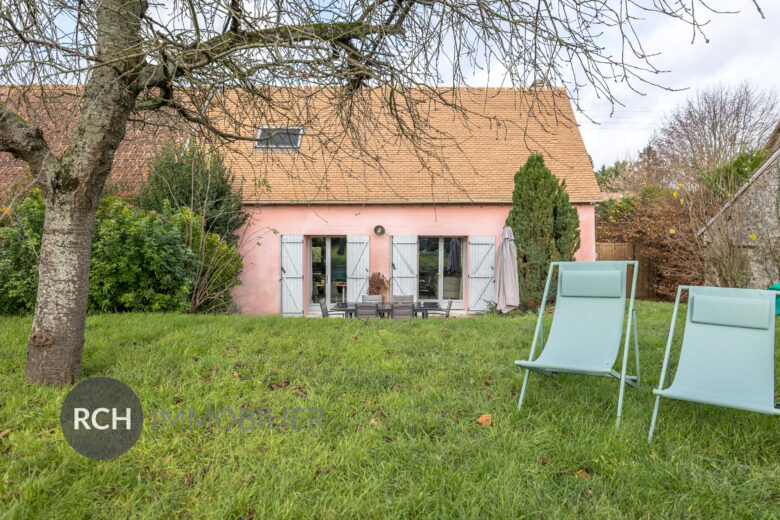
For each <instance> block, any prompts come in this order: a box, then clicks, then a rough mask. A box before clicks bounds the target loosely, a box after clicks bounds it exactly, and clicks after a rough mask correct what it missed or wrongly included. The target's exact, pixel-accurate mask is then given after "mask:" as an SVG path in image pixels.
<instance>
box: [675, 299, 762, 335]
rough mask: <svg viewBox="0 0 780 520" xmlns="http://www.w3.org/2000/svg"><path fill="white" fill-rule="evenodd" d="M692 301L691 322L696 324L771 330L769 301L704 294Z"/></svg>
mask: <svg viewBox="0 0 780 520" xmlns="http://www.w3.org/2000/svg"><path fill="white" fill-rule="evenodd" d="M691 300H692V301H691V303H690V305H692V306H693V309H692V311H691V321H692V322H694V323H706V324H708V325H724V326H727V327H742V328H746V329H768V328H769V320H770V318H771V316H770V309H769V307H770V306H769V301H767V300H759V299H755V298H734V297H727V296H705V295H703V294H697V295H695V296H693V297H692V298H691Z"/></svg>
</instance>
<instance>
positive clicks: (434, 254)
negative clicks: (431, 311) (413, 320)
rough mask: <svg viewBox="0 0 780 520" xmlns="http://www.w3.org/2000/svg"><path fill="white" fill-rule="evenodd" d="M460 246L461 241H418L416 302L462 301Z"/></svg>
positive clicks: (454, 238) (432, 238)
mask: <svg viewBox="0 0 780 520" xmlns="http://www.w3.org/2000/svg"><path fill="white" fill-rule="evenodd" d="M463 243H464V240H463V239H462V238H461V237H420V238H419V239H418V249H417V251H418V262H417V265H418V281H417V298H418V300H420V301H425V300H462V299H463V250H462V244H463Z"/></svg>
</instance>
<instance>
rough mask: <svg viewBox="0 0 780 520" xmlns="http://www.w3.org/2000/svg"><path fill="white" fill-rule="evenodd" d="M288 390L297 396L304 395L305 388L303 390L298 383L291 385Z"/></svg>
mask: <svg viewBox="0 0 780 520" xmlns="http://www.w3.org/2000/svg"><path fill="white" fill-rule="evenodd" d="M290 392H292V393H293V395H296V396H298V397H306V390H304V389H303V387H302V386H300V385H294V386H291V387H290Z"/></svg>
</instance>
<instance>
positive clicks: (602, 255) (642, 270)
mask: <svg viewBox="0 0 780 520" xmlns="http://www.w3.org/2000/svg"><path fill="white" fill-rule="evenodd" d="M596 260H638V261H639V272H638V273H637V277H636V297H637V298H639V299H648V298H654V297H655V290H654V289H653V280H654V279H655V267H654V266H653V264H652V262H651V261H650V259H649V258H647V257H646V256H644V255H642V254H641V252H640V251H637V247H636V246H635V245H634V244H631V243H628V242H596ZM633 269H634V268H633V266H629V268H628V280H631V277H632V276H633V275H634V273H633ZM626 295H627V296H630V295H631V286H630V285H628V287H627V288H626Z"/></svg>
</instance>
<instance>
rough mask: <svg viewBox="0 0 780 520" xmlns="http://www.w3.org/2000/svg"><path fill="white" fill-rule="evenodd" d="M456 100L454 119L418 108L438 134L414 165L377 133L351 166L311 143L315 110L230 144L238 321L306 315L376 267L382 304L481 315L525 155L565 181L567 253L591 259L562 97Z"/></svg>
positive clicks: (588, 178)
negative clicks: (432, 154) (383, 289)
mask: <svg viewBox="0 0 780 520" xmlns="http://www.w3.org/2000/svg"><path fill="white" fill-rule="evenodd" d="M459 94H460V95H461V102H462V103H463V105H464V106H465V108H466V115H464V114H463V113H458V114H456V113H455V112H454V111H453V110H452V109H451V108H447V107H443V106H437V105H436V104H434V103H431V104H428V105H427V106H426V107H425V110H426V112H425V117H426V120H427V121H429V122H430V125H431V128H435V129H437V131H438V132H440V135H442V136H446V138H445V137H443V138H442V142H441V144H440V145H438V144H437V148H436V152H437V153H436V157H437V161H438V162H437V161H434V162H433V164H431V163H430V162H429V163H428V164H427V165H425V166H423V165H422V164H421V160H420V157H419V154H415V153H414V151H413V150H412V149H411V148H410V147H409V146H408V144H406V143H404V141H402V140H400V139H394V138H393V137H392V136H390V135H383V133H382V132H383V131H382V128H384V127H382V126H380V125H377V126H376V127H375V128H374V131H373V132H372V133H371V135H370V136H367V137H366V140H365V142H366V143H367V144H366V148H368V149H370V151H371V156H372V157H373V160H374V161H375V162H374V163H367V162H366V161H365V160H361V161H358V160H357V159H354V156H355V155H356V154H354V153H352V152H353V151H354V150H353V149H352V148H350V145H342V146H341V147H340V148H338V149H335V150H334V149H331V148H329V147H330V146H332V141H330V140H322V139H321V138H318V137H315V134H317V135H321V134H322V131H321V129H317V128H315V127H316V125H317V122H318V121H321V120H325V119H329V118H327V117H326V115H324V114H323V111H324V109H323V110H321V111H319V112H318V113H317V114H318V115H317V116H316V117H312V118H311V119H309V120H307V121H306V123H304V124H300V123H297V122H295V123H294V124H291V123H287V124H277V125H260V124H258V127H259V128H258V137H259V138H260V139H259V140H258V142H257V143H255V144H254V145H253V144H252V143H245V144H241V143H238V144H235V145H233V148H232V149H231V151H230V152H228V153H227V154H226V157H227V158H228V161H229V163H230V165H231V167H232V168H233V169H234V171H236V173H237V174H238V176H239V177H240V178H242V179H243V189H244V197H245V204H246V208H247V209H248V210H249V211H250V212H251V215H252V218H251V221H250V223H249V224H248V226H247V229H246V233H245V238H244V241H243V246H242V254H243V257H244V272H243V275H242V281H243V285H241V286H239V287H237V288H236V289H235V290H234V298H235V301H236V303H237V304H238V306H239V308H240V310H241V312H242V313H245V314H252V315H268V314H281V315H284V316H301V315H314V314H317V315H318V314H319V313H320V305H319V302H320V301H323V300H324V301H326V302H328V304H333V303H336V302H342V301H349V302H354V301H360V298H361V296H362V295H363V294H366V292H367V289H368V277H369V275H370V274H371V273H374V272H379V273H382V274H383V275H384V276H385V277H387V279H388V280H389V281H390V289H389V295H388V296H389V297H390V298H392V297H394V296H395V295H409V294H410V295H413V296H414V298H415V300H417V301H425V300H450V299H452V300H453V309H459V310H462V311H465V312H468V313H476V312H482V311H484V310H486V309H487V306H488V302H489V301H491V300H492V298H493V285H494V279H493V276H494V269H495V262H496V249H497V245H498V243H499V241H500V236H501V230H502V227H503V225H504V221H505V219H506V217H507V214H508V213H509V210H510V208H511V199H512V190H513V187H514V174H515V172H517V170H518V169H519V168H520V167H522V166H523V164H524V163H525V161H526V159H527V158H528V156H529V155H530V154H531V153H534V152H540V153H542V154H543V155H544V157H545V163H546V164H547V166H548V167H549V168H550V169H551V171H552V172H553V173H554V174H555V175H556V176H557V177H558V178H560V179H562V180H565V181H566V188H567V191H568V193H569V196H570V199H571V201H572V204H573V205H574V206H575V207H576V208H577V211H578V213H579V217H580V233H581V241H582V244H581V247H580V249H579V251H577V253H576V259H577V260H594V259H595V229H594V204H595V203H597V202H598V201H599V200H600V199H601V196H600V192H599V189H598V186H597V184H596V180H595V177H594V175H593V170H592V167H591V164H590V161H589V159H588V155H587V152H586V150H585V146H584V144H583V141H582V137H581V136H580V133H579V130H578V127H577V125H576V122H575V119H574V114H573V112H572V109H571V104H570V102H569V99H568V97H567V94H566V91H565V90H563V89H543V90H536V91H534V92H533V96H532V95H531V94H530V93H529V91H527V90H518V89H468V90H463V91H461V92H459ZM531 99H533V101H530V100H531ZM312 103H314V101H312ZM468 114H471V115H468ZM323 126H324V124H323ZM258 165H263V167H262V168H258Z"/></svg>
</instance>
